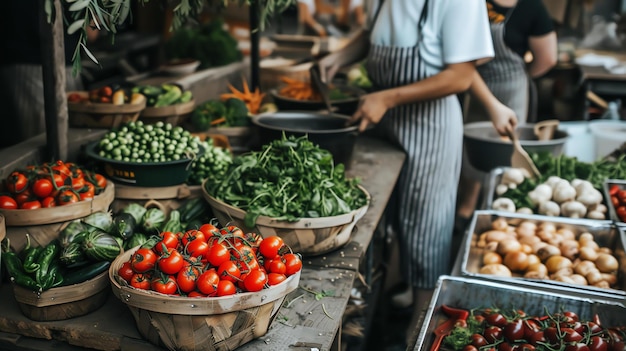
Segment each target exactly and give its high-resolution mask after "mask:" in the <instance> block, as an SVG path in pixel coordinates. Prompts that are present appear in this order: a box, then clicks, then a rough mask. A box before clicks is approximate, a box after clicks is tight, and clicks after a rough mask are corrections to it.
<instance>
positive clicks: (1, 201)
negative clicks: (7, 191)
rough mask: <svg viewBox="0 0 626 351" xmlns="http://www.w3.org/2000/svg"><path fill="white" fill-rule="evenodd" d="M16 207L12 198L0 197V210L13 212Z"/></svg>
mask: <svg viewBox="0 0 626 351" xmlns="http://www.w3.org/2000/svg"><path fill="white" fill-rule="evenodd" d="M17 207H18V205H17V202H16V201H15V199H14V198H12V197H10V196H8V195H0V208H4V209H7V210H14V209H16V208H17Z"/></svg>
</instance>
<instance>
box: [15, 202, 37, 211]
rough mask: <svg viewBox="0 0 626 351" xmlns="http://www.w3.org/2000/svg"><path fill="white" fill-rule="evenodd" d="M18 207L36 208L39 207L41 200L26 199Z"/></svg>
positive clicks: (24, 208)
mask: <svg viewBox="0 0 626 351" xmlns="http://www.w3.org/2000/svg"><path fill="white" fill-rule="evenodd" d="M20 208H21V209H23V210H36V209H38V208H41V202H39V200H31V201H26V202H24V203H23V204H21V205H20Z"/></svg>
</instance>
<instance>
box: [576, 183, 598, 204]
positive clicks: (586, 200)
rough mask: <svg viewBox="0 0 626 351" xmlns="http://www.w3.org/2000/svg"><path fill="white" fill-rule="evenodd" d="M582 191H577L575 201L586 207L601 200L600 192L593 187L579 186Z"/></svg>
mask: <svg viewBox="0 0 626 351" xmlns="http://www.w3.org/2000/svg"><path fill="white" fill-rule="evenodd" d="M579 189H582V191H580V192H579V191H577V192H576V194H577V196H576V201H578V202H580V203H582V204H583V205H585V206H587V207H591V206H595V205H597V204H599V203H601V202H602V200H603V197H602V193H601V192H600V191H599V190H598V189H595V188H593V187H591V188H584V189H583V188H579Z"/></svg>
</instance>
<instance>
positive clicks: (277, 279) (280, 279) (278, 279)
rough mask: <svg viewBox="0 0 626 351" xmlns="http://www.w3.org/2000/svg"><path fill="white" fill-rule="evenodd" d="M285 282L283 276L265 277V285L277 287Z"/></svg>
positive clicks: (278, 274) (277, 274)
mask: <svg viewBox="0 0 626 351" xmlns="http://www.w3.org/2000/svg"><path fill="white" fill-rule="evenodd" d="M285 280H287V276H286V275H284V274H280V273H269V274H268V275H267V283H268V284H269V285H272V286H274V285H278V284H280V283H282V282H284V281H285Z"/></svg>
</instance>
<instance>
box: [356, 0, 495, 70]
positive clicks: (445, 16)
mask: <svg viewBox="0 0 626 351" xmlns="http://www.w3.org/2000/svg"><path fill="white" fill-rule="evenodd" d="M424 1H425V0H384V2H383V5H382V7H381V9H380V14H379V15H378V19H377V20H376V23H375V24H374V28H373V30H372V34H371V42H372V44H377V45H384V46H395V47H413V46H415V45H416V44H417V41H418V31H417V27H418V21H419V17H420V14H421V11H422V7H423V5H424ZM379 2H380V0H365V6H366V9H367V13H368V23H367V24H366V27H367V28H370V27H371V25H372V23H371V22H372V21H373V19H374V15H375V13H376V9H377V8H378V4H379ZM422 35H423V39H422V41H421V43H420V55H421V57H422V58H423V59H424V60H425V61H426V62H427V63H428V64H429V66H431V67H439V68H443V67H444V66H445V65H446V64H452V63H460V62H467V61H473V60H477V59H483V58H491V57H493V56H494V49H493V43H492V41H491V32H490V29H489V20H488V19H487V7H486V5H485V0H430V1H429V3H428V13H427V18H426V22H425V24H424V29H423V33H422Z"/></svg>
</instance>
